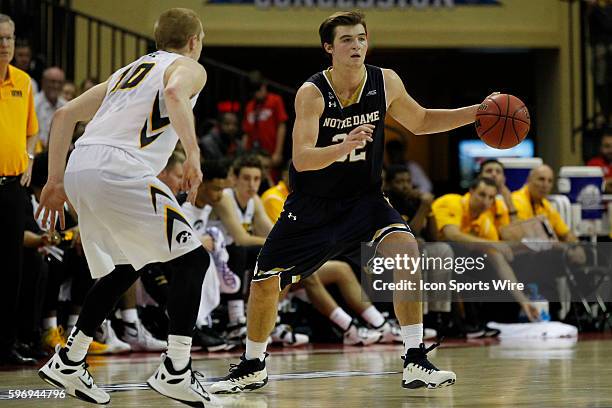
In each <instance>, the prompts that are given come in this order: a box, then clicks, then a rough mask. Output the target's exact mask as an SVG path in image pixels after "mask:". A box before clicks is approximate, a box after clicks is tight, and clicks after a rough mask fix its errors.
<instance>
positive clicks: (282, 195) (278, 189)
mask: <svg viewBox="0 0 612 408" xmlns="http://www.w3.org/2000/svg"><path fill="white" fill-rule="evenodd" d="M288 195H289V190H288V189H287V186H286V185H285V183H284V182H283V181H279V182H278V184H277V185H275V186H274V187H270V188H269V189H267V190H266V191H265V192H264V193H263V195H262V196H261V201H262V202H263V206H264V209H265V210H266V214H268V217H270V219H271V220H272V222H276V220H278V217H280V214H281V212H282V211H283V205H285V200H287V196H288Z"/></svg>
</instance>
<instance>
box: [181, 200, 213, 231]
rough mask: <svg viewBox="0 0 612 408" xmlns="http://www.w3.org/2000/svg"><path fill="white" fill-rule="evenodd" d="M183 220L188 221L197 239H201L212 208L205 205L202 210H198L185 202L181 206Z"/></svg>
mask: <svg viewBox="0 0 612 408" xmlns="http://www.w3.org/2000/svg"><path fill="white" fill-rule="evenodd" d="M181 209H182V210H183V215H185V219H187V221H189V224H191V227H192V228H193V230H194V231H195V232H196V234H197V236H198V238H202V237H203V236H204V235H206V227H207V226H208V218H209V217H210V213H211V212H212V207H211V206H210V205H208V204H206V205H205V206H204V207H202V208H198V207H196V206H195V205H192V204H191V203H190V202H185V203H183V205H182V206H181Z"/></svg>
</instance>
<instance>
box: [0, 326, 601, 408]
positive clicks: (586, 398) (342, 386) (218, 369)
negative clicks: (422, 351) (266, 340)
mask: <svg viewBox="0 0 612 408" xmlns="http://www.w3.org/2000/svg"><path fill="white" fill-rule="evenodd" d="M592 337H593V336H592ZM400 350H401V348H400V347H398V346H382V345H381V346H373V347H369V348H356V347H345V348H342V347H337V346H318V347H315V348H309V349H301V350H300V349H293V350H287V349H285V350H282V349H281V350H279V349H276V350H272V356H271V357H270V358H268V363H269V364H268V372H269V373H270V374H271V377H270V382H269V383H268V385H267V386H266V387H265V388H263V389H261V390H258V391H256V392H251V393H248V394H243V395H242V396H238V397H224V398H223V401H224V406H228V407H253V408H266V407H267V408H277V407H278V408H285V407H343V408H348V407H351V408H352V407H375V408H383V407H406V408H419V407H428V408H429V407H431V408H437V407H466V408H467V407H470V408H471V407H508V408H514V407H519V406H520V407H525V406H528V407H572V408H576V407H612V338H611V336H603V337H602V336H595V338H594V339H593V338H590V339H586V340H582V339H581V340H580V341H579V342H577V343H576V342H575V341H573V340H547V341H542V340H538V341H528V340H518V341H511V342H506V341H503V342H498V341H489V342H488V344H487V342H481V343H466V342H462V343H450V342H448V343H445V344H444V346H443V347H441V348H439V349H437V350H436V351H434V352H432V353H431V354H432V361H433V362H434V364H436V365H438V366H439V367H442V368H448V369H452V370H454V371H455V372H456V373H457V384H455V385H454V386H453V387H448V388H444V389H440V390H429V391H428V390H412V391H411V390H405V389H403V388H401V387H400V381H401V374H400V372H401V363H402V360H400V359H399V354H400ZM236 356H237V353H232V354H223V355H219V354H213V355H209V354H197V353H196V354H195V356H194V367H195V368H196V369H197V370H199V371H201V372H203V373H205V375H206V377H207V378H208V379H209V380H210V379H212V378H216V377H220V376H223V375H225V373H226V371H227V368H228V364H229V362H230V361H231V362H234V363H235V362H236ZM88 360H89V362H90V366H91V368H90V369H91V372H92V375H93V376H94V378H95V379H96V381H97V383H98V384H106V385H105V387H106V388H107V389H108V390H110V391H113V392H112V393H111V404H110V406H114V407H147V408H150V407H174V406H177V407H179V406H184V405H181V404H178V403H175V402H173V401H171V400H169V399H166V398H163V397H161V396H159V395H158V394H156V393H155V392H154V391H152V390H149V389H148V388H146V384H144V382H145V381H146V379H147V377H148V376H149V375H150V374H151V373H152V372H153V371H154V369H155V368H156V367H157V365H158V363H159V358H158V355H157V354H144V355H143V354H141V355H127V356H123V357H121V356H119V357H112V358H89V359H88ZM49 388H50V387H49V386H47V384H46V383H44V382H42V380H40V379H39V378H38V376H37V375H36V371H35V370H33V369H27V370H26V369H20V370H12V371H6V370H5V371H0V398H3V399H2V400H0V407H2V408H3V407H89V408H91V407H93V406H94V405H91V404H87V403H84V402H81V401H79V400H76V399H73V398H70V397H67V398H66V399H64V400H52V399H51V400H47V399H40V398H39V399H29V400H6V399H5V398H6V396H7V394H8V390H9V389H39V390H42V389H49Z"/></svg>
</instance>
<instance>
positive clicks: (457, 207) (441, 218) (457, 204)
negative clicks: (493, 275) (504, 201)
mask: <svg viewBox="0 0 612 408" xmlns="http://www.w3.org/2000/svg"><path fill="white" fill-rule="evenodd" d="M497 192H498V190H497V185H496V183H495V181H493V180H491V179H489V178H485V177H478V178H476V179H475V180H474V181H473V182H472V184H471V185H470V191H469V193H467V194H465V195H463V196H461V195H458V194H446V195H444V196H442V197H440V198H438V199H437V200H435V201H434V203H433V205H432V211H433V214H434V217H435V219H436V223H437V224H438V229H439V232H440V236H441V239H443V240H447V241H452V242H463V243H475V244H493V245H491V247H490V249H489V250H487V251H486V253H487V260H488V262H489V264H490V265H491V266H492V267H493V268H494V270H495V271H496V272H497V274H498V275H499V277H500V278H501V279H510V280H511V281H512V282H517V279H516V275H515V273H514V271H513V270H512V267H511V266H510V264H509V262H512V260H513V259H514V255H513V252H512V249H511V248H510V246H508V245H506V244H503V243H501V242H498V241H499V240H500V238H499V233H498V231H497V228H496V227H495V219H494V216H493V214H492V212H491V211H490V208H491V206H492V205H493V203H494V202H495V197H496V195H497ZM513 296H514V298H515V299H516V301H517V302H518V303H519V304H520V305H521V308H522V309H523V310H524V311H525V314H526V315H527V316H528V317H529V319H530V320H537V319H538V311H537V310H536V309H535V308H534V307H533V306H532V305H531V304H530V302H529V299H528V298H527V296H525V294H524V293H523V292H521V291H515V292H513Z"/></svg>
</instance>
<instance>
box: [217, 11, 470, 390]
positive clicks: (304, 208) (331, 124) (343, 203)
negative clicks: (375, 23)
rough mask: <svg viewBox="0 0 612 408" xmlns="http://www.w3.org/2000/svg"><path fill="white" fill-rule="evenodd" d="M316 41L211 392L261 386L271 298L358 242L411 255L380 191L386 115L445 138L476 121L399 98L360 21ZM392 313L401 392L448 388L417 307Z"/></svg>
mask: <svg viewBox="0 0 612 408" xmlns="http://www.w3.org/2000/svg"><path fill="white" fill-rule="evenodd" d="M319 34H320V37H321V44H322V46H323V49H324V50H325V52H326V53H328V54H329V55H330V56H331V60H332V67H331V68H329V69H328V70H325V71H323V72H319V73H317V74H315V75H313V76H312V77H310V79H308V80H307V81H306V82H305V83H304V85H302V87H301V88H300V89H299V90H298V93H297V96H296V99H295V112H296V120H295V126H294V129H293V165H292V167H291V169H290V180H291V184H292V187H293V192H292V193H291V194H290V195H289V197H288V199H287V201H286V203H285V206H284V210H283V213H282V214H281V217H280V218H279V220H278V221H277V223H276V224H275V226H274V228H273V229H272V231H271V232H270V235H269V236H268V239H267V241H266V243H265V245H264V247H263V249H262V250H261V252H260V255H259V258H258V263H257V267H256V271H255V276H254V277H253V283H252V285H251V294H250V299H249V303H248V312H247V318H248V320H247V331H248V339H247V344H246V353H245V354H244V355H243V356H242V357H241V359H240V363H239V364H238V365H234V366H232V368H230V373H229V375H228V376H227V377H225V378H224V379H222V380H221V381H219V382H217V383H215V384H213V385H212V386H211V389H210V390H211V392H213V393H237V392H241V391H243V390H253V389H257V388H260V387H263V386H264V385H265V384H266V383H267V381H268V375H267V371H266V366H265V358H266V356H267V354H266V352H265V350H266V339H267V338H268V335H269V334H270V331H271V330H272V328H273V327H274V322H275V321H276V310H277V309H276V307H277V301H278V295H279V292H280V291H281V290H282V289H284V288H285V287H286V286H288V285H290V284H292V283H295V282H297V281H299V280H300V279H304V278H305V277H307V276H309V275H310V274H312V273H313V272H314V271H315V270H316V269H317V268H319V267H320V266H321V265H322V264H323V263H324V262H325V261H327V260H328V259H330V258H338V257H342V256H344V257H345V258H348V259H349V260H352V262H353V263H358V262H359V253H360V243H361V242H370V243H372V244H373V245H376V247H377V253H379V254H383V255H384V256H388V257H391V256H393V257H394V256H395V255H397V254H399V255H400V256H403V255H407V256H409V257H416V256H418V248H417V245H416V241H415V239H414V236H413V235H412V234H411V232H410V229H409V228H408V226H407V225H406V223H405V222H404V220H403V219H402V217H401V216H400V215H399V214H398V213H397V211H395V210H394V209H393V208H392V207H391V205H390V204H389V203H388V202H387V201H386V199H385V198H384V197H383V194H382V192H381V186H382V181H381V172H382V165H383V148H384V133H383V132H384V130H383V129H384V120H385V115H386V114H389V115H391V116H392V117H393V118H394V119H396V120H397V121H398V122H399V123H401V124H402V125H403V126H405V127H406V128H407V129H409V130H411V131H412V132H413V133H415V134H427V133H438V132H445V131H448V130H451V129H455V128H457V127H460V126H463V125H467V124H469V123H472V122H474V120H475V115H476V109H477V108H478V105H472V106H468V107H464V108H460V109H452V110H448V109H440V110H438V109H435V110H434V109H425V108H423V107H421V106H420V105H419V104H418V103H417V102H416V101H415V100H414V99H412V98H411V97H410V96H409V95H408V93H407V92H406V90H405V88H404V85H403V83H402V81H401V79H400V78H399V76H398V75H397V74H396V73H395V72H393V71H392V70H389V69H381V68H378V67H374V66H370V65H365V64H364V58H365V56H366V52H367V49H368V35H367V30H366V23H365V20H364V16H363V14H361V13H358V12H340V13H336V14H334V15H332V16H330V17H328V18H327V19H326V20H325V21H324V22H323V23H322V24H321V26H320V28H319ZM396 273H399V272H398V271H396ZM408 276H410V274H408ZM410 279H415V280H418V279H420V273H419V272H418V271H417V273H416V274H415V275H412V277H411V278H410ZM394 308H395V314H396V315H397V318H398V319H399V322H400V324H401V326H402V327H401V331H402V339H403V342H404V347H405V355H404V356H403V357H402V358H403V360H404V373H403V380H402V386H403V387H405V388H420V387H427V388H438V387H443V386H448V385H452V384H454V383H455V374H454V373H453V372H450V371H441V370H438V369H437V368H436V367H435V366H434V365H433V364H431V363H430V362H429V361H428V359H427V352H428V351H429V350H431V348H429V349H426V348H425V346H424V345H423V340H422V338H423V324H422V306H421V303H420V302H415V301H407V300H402V299H400V297H399V296H395V294H394ZM434 347H435V346H434ZM432 348H433V347H432Z"/></svg>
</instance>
